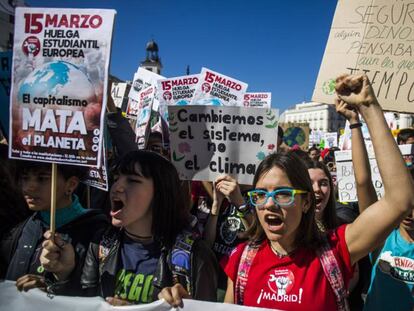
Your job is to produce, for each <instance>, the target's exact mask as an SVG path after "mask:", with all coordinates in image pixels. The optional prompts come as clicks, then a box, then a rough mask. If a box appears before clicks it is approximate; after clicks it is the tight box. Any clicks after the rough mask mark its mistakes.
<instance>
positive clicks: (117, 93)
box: [111, 83, 127, 108]
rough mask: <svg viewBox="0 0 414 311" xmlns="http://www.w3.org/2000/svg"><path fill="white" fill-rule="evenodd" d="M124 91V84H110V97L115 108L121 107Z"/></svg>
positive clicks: (125, 86)
mask: <svg viewBox="0 0 414 311" xmlns="http://www.w3.org/2000/svg"><path fill="white" fill-rule="evenodd" d="M126 89H127V84H126V83H112V89H111V96H112V99H113V100H114V104H115V107H118V108H121V107H122V102H123V101H124V97H125V92H126Z"/></svg>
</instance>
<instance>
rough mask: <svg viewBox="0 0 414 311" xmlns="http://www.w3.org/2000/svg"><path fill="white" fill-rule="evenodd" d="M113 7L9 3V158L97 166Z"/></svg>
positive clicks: (103, 113)
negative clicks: (12, 19)
mask: <svg viewBox="0 0 414 311" xmlns="http://www.w3.org/2000/svg"><path fill="white" fill-rule="evenodd" d="M115 13H116V12H115V11H114V10H90V9H51V8H17V9H16V22H15V32H14V46H13V71H12V77H13V78H12V89H11V94H10V103H11V105H10V121H11V122H10V148H9V156H10V157H11V158H15V159H28V160H34V161H42V162H56V163H66V164H73V165H86V166H99V164H100V160H101V159H100V158H101V150H102V148H101V141H102V128H103V118H104V115H105V104H106V94H107V92H106V89H107V83H108V67H109V57H110V48H111V39H112V28H113V23H114V17H115Z"/></svg>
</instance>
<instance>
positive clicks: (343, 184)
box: [335, 145, 414, 202]
mask: <svg viewBox="0 0 414 311" xmlns="http://www.w3.org/2000/svg"><path fill="white" fill-rule="evenodd" d="M398 147H400V151H401V154H402V155H403V157H404V158H407V159H406V162H407V164H408V161H411V160H410V159H412V155H414V145H400V146H398ZM368 158H369V164H370V166H371V178H372V184H373V185H374V188H375V190H376V192H377V196H378V198H382V196H383V195H384V187H383V184H382V179H381V176H380V173H379V169H378V165H377V161H376V160H375V155H374V153H373V152H372V151H370V150H368ZM335 161H336V172H337V183H338V195H339V201H340V202H357V201H358V197H357V193H356V184H355V175H354V168H353V165H352V151H351V150H344V151H335Z"/></svg>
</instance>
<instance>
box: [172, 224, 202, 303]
mask: <svg viewBox="0 0 414 311" xmlns="http://www.w3.org/2000/svg"><path fill="white" fill-rule="evenodd" d="M195 240H196V236H194V234H193V233H192V232H190V231H183V232H182V233H180V234H179V235H178V236H177V238H176V240H175V244H174V246H173V248H172V250H171V255H170V256H169V260H168V263H169V266H170V269H171V273H172V277H173V283H174V284H177V283H180V284H182V285H183V286H184V287H185V289H186V290H187V292H188V294H190V295H192V294H193V286H192V283H191V280H192V269H191V258H192V256H191V254H192V249H193V246H194V242H195Z"/></svg>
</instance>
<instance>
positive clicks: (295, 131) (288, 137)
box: [283, 127, 306, 147]
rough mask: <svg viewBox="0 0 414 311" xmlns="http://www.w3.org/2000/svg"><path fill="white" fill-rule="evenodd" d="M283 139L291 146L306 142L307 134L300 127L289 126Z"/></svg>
mask: <svg viewBox="0 0 414 311" xmlns="http://www.w3.org/2000/svg"><path fill="white" fill-rule="evenodd" d="M283 141H284V142H285V144H286V145H288V146H289V147H292V146H294V145H299V146H301V145H303V144H304V143H305V142H306V134H305V132H304V131H303V129H301V128H300V127H289V128H288V129H286V131H285V134H284V136H283Z"/></svg>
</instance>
